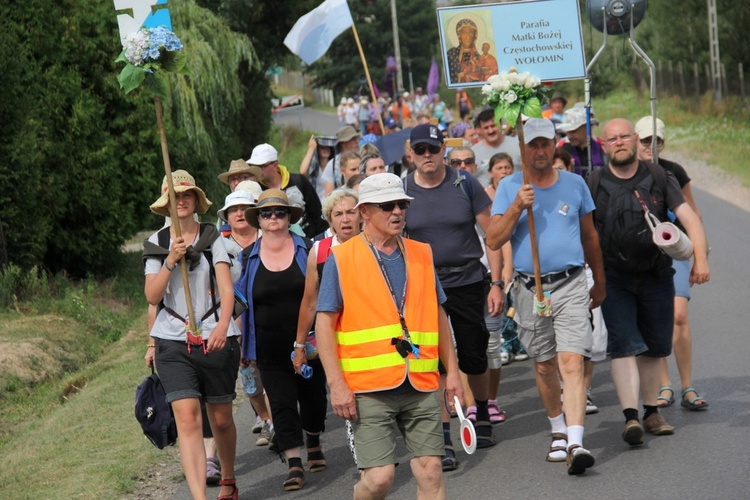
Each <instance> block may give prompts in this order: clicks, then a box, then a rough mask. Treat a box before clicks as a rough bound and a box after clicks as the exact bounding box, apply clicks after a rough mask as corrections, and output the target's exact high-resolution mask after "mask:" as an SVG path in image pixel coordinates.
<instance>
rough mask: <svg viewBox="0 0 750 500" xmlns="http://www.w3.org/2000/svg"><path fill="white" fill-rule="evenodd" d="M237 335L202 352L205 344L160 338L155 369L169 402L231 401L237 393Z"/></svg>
mask: <svg viewBox="0 0 750 500" xmlns="http://www.w3.org/2000/svg"><path fill="white" fill-rule="evenodd" d="M237 339H238V337H228V338H227V342H226V344H225V345H224V348H223V349H222V350H221V351H215V352H212V353H210V354H203V348H202V347H200V346H193V347H192V348H191V351H192V352H191V353H188V350H187V344H186V343H185V342H179V341H176V340H164V339H160V338H157V339H155V341H156V342H155V343H156V359H155V363H156V369H157V370H158V371H159V378H160V379H161V383H162V385H164V391H165V392H166V393H167V402H168V403H171V402H173V401H177V400H178V399H185V398H198V399H200V400H201V401H204V402H206V403H209V404H211V403H214V404H217V403H231V402H232V401H234V398H235V397H236V396H237V394H236V393H235V384H236V382H237V372H238V370H239V367H240V346H239V342H238V340H237Z"/></svg>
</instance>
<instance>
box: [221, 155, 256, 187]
mask: <svg viewBox="0 0 750 500" xmlns="http://www.w3.org/2000/svg"><path fill="white" fill-rule="evenodd" d="M236 174H250V175H252V176H254V177H255V178H256V179H258V180H260V179H261V178H263V171H262V170H261V169H260V168H259V167H256V166H255V165H248V164H247V162H246V161H245V160H232V163H230V164H229V170H227V171H226V172H222V173H220V174H219V175H218V177H219V180H220V181H221V182H223V183H224V184H229V178H230V177H231V176H233V175H236Z"/></svg>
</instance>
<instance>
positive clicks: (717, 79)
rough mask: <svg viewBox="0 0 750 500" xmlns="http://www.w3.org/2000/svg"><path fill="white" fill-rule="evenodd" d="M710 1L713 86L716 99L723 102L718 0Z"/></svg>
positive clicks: (709, 32) (709, 29)
mask: <svg viewBox="0 0 750 500" xmlns="http://www.w3.org/2000/svg"><path fill="white" fill-rule="evenodd" d="M706 1H707V2H708V40H709V46H710V49H711V88H712V89H713V92H714V101H716V102H721V60H720V59H719V28H718V23H717V22H716V0H706Z"/></svg>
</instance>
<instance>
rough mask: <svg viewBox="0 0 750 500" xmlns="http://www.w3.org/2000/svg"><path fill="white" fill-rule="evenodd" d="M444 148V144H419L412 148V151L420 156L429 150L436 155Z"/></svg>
mask: <svg viewBox="0 0 750 500" xmlns="http://www.w3.org/2000/svg"><path fill="white" fill-rule="evenodd" d="M442 149H443V147H442V146H433V145H432V144H417V145H416V146H414V147H413V148H411V150H412V151H414V154H416V155H418V156H422V155H423V154H425V153H426V152H427V151H429V152H430V154H433V155H436V154H438V153H439V152H440V151H441V150H442Z"/></svg>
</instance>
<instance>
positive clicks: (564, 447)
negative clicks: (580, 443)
mask: <svg viewBox="0 0 750 500" xmlns="http://www.w3.org/2000/svg"><path fill="white" fill-rule="evenodd" d="M555 441H565V443H564V444H561V445H554V443H555ZM558 451H562V452H564V454H563V455H562V456H561V457H556V456H553V455H552V454H553V453H556V452H558ZM567 459H568V435H567V434H563V433H562V432H553V433H552V442H551V443H550V445H549V451H548V452H547V458H546V460H547V462H565V461H566V460H567Z"/></svg>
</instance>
